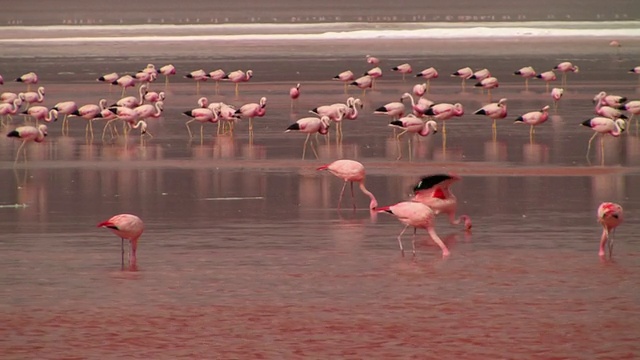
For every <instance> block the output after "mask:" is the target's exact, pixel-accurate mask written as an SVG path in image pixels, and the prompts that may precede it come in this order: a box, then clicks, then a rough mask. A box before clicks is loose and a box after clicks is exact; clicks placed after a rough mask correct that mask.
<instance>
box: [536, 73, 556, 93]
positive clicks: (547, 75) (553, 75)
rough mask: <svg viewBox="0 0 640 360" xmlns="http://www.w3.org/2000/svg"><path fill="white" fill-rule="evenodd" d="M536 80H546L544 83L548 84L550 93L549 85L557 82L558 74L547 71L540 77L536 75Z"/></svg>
mask: <svg viewBox="0 0 640 360" xmlns="http://www.w3.org/2000/svg"><path fill="white" fill-rule="evenodd" d="M536 78H538V79H542V80H544V82H545V83H546V84H547V87H546V89H547V90H546V91H549V83H550V82H552V81H556V79H557V78H556V73H554V72H553V70H549V71H545V72H543V73H540V74H538V75H536Z"/></svg>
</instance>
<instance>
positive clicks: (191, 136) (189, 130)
mask: <svg viewBox="0 0 640 360" xmlns="http://www.w3.org/2000/svg"><path fill="white" fill-rule="evenodd" d="M194 120H195V119H191V120H189V121H187V122H186V123H185V124H184V126H186V127H187V131H188V132H189V139H192V138H193V134H192V133H191V129H190V128H189V123H190V122H192V121H194ZM200 132H201V133H202V130H200Z"/></svg>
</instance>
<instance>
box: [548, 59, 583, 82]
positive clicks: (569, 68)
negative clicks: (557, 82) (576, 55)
mask: <svg viewBox="0 0 640 360" xmlns="http://www.w3.org/2000/svg"><path fill="white" fill-rule="evenodd" d="M553 69H554V70H558V71H560V72H562V85H564V86H566V85H567V73H568V72H573V73H577V72H579V71H580V68H578V66H576V65H573V64H572V63H570V62H569V61H564V62H561V63H560V64H558V65H556V66H554V68H553Z"/></svg>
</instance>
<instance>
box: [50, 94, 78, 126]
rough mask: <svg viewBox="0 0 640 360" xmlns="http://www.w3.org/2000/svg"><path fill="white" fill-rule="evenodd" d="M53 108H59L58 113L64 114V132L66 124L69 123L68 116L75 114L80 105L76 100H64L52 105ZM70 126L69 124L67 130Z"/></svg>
mask: <svg viewBox="0 0 640 360" xmlns="http://www.w3.org/2000/svg"><path fill="white" fill-rule="evenodd" d="M52 109H55V110H57V111H58V115H60V114H62V115H64V118H62V130H63V132H64V131H65V125H67V124H68V120H67V117H69V115H73V114H74V113H75V112H76V111H78V105H77V104H76V102H75V101H63V102H59V103H57V104H56V105H55V106H54V107H52ZM68 128H69V126H68V125H67V130H68Z"/></svg>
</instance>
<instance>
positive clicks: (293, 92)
mask: <svg viewBox="0 0 640 360" xmlns="http://www.w3.org/2000/svg"><path fill="white" fill-rule="evenodd" d="M289 97H290V98H291V108H292V109H293V104H294V102H295V101H296V100H297V99H298V98H299V97H300V84H299V83H298V84H296V86H294V87H292V88H291V89H289Z"/></svg>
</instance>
